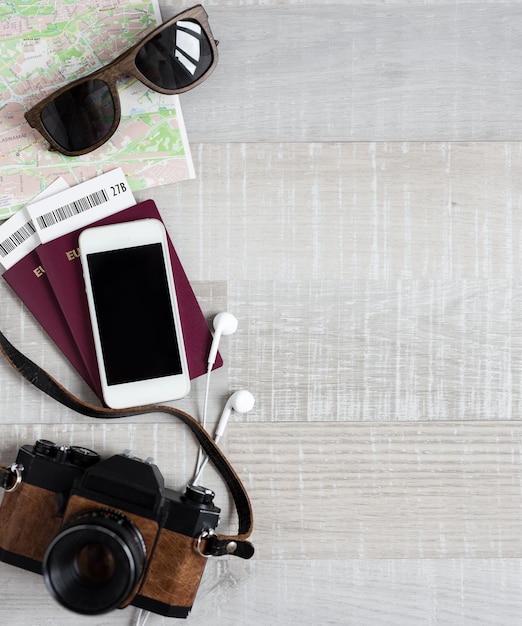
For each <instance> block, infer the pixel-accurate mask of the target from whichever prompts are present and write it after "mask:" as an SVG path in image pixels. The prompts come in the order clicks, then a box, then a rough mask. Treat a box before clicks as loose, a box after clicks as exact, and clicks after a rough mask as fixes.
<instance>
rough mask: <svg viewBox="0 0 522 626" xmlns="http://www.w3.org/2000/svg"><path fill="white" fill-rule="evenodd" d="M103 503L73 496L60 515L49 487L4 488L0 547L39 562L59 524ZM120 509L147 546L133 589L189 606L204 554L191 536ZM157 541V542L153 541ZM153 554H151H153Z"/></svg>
mask: <svg viewBox="0 0 522 626" xmlns="http://www.w3.org/2000/svg"><path fill="white" fill-rule="evenodd" d="M100 508H103V505H100V503H99V502H95V501H93V500H87V499H86V498H81V497H79V496H72V497H71V498H70V499H69V502H68V504H67V509H66V511H65V515H64V517H63V518H62V517H60V516H59V515H58V507H57V502H56V494H55V493H54V492H53V491H48V490H47V489H42V488H41V487H35V486H34V485H30V484H28V483H22V484H21V485H20V486H19V487H18V489H17V490H16V491H14V492H11V493H7V492H6V493H5V494H4V499H3V501H2V505H1V506H0V529H1V532H0V546H1V547H2V548H3V549H4V550H7V551H9V552H12V553H14V554H18V555H20V556H24V557H27V558H29V559H34V560H36V561H39V562H40V563H41V562H42V561H43V557H44V554H45V551H46V549H47V546H48V545H49V543H50V542H51V540H52V539H53V538H54V536H55V535H56V534H57V533H58V532H59V530H60V527H61V526H62V524H64V523H65V522H67V521H68V520H70V519H71V518H73V517H75V516H76V515H78V514H80V513H82V512H84V511H92V510H96V509H100ZM108 508H111V509H113V510H117V511H118V510H119V511H120V512H121V513H123V514H124V515H125V516H126V517H128V518H129V519H130V520H131V521H132V522H133V523H134V524H135V525H136V526H137V528H138V529H139V531H140V533H141V535H142V537H143V540H144V542H145V545H146V547H147V560H148V569H147V571H146V573H145V579H144V580H143V584H142V586H141V589H139V588H137V589H136V590H135V591H134V592H133V593H132V594H131V596H130V598H129V602H132V599H133V597H134V594H135V593H136V592H138V593H139V595H140V596H142V597H145V598H150V599H152V600H156V601H158V602H162V603H164V604H168V605H171V606H182V607H189V608H190V607H191V606H192V604H193V603H194V598H195V597H196V592H197V590H198V587H199V583H200V580H201V576H202V575H203V570H204V569H205V565H206V559H205V558H204V557H202V556H201V555H200V554H198V553H197V552H196V550H195V541H196V540H195V539H194V538H192V537H187V536H186V535H181V534H179V533H175V532H173V531H170V530H165V529H163V530H161V532H160V536H159V539H158V538H157V534H158V524H157V522H155V521H154V520H151V519H147V518H144V517H140V516H138V515H133V514H132V513H129V512H127V511H123V510H121V509H116V508H115V507H108ZM156 541H157V543H156ZM151 555H152V558H151Z"/></svg>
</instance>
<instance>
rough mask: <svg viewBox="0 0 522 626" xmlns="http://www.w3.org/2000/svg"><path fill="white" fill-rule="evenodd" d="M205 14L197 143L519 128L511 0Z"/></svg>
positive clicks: (194, 98)
mask: <svg viewBox="0 0 522 626" xmlns="http://www.w3.org/2000/svg"><path fill="white" fill-rule="evenodd" d="M178 10H179V8H178V6H177V5H173V6H169V8H168V10H165V12H164V13H165V15H168V16H170V15H172V14H174V13H175V12H177V11H178ZM210 12H211V25H212V28H213V32H214V35H215V36H216V37H217V39H219V40H220V46H219V54H220V65H219V67H218V69H217V70H216V73H215V75H214V76H213V77H212V78H211V80H209V81H208V82H207V83H206V84H205V85H204V86H201V87H200V88H199V89H198V90H197V91H196V90H194V91H192V92H190V93H187V94H184V96H183V99H182V102H183V103H184V111H185V114H186V115H185V116H186V122H187V127H188V130H189V136H191V137H192V140H193V141H205V142H209V141H240V142H242V141H268V142H273V141H284V142H292V141H306V142H310V141H312V142H315V141H321V142H325V141H326V142H330V141H374V140H379V141H408V140H415V141H419V140H427V141H448V140H452V141H455V140H464V141H477V140H480V141H491V140H506V139H513V140H517V139H518V138H519V137H520V136H521V131H522V115H521V114H520V111H519V107H518V101H519V100H520V96H521V93H522V69H521V67H520V63H519V62H518V59H519V56H520V32H519V26H518V24H519V23H520V20H521V18H522V7H521V6H520V4H519V3H516V2H512V3H509V4H506V3H502V4H498V5H497V4H496V3H495V4H493V3H481V2H454V3H451V4H449V3H446V2H443V3H442V4H440V3H436V2H433V3H429V4H425V3H422V4H421V3H414V4H407V3H393V4H388V3H386V4H384V3H379V4H378V3H375V2H372V3H370V4H361V3H356V4H352V3H335V4H324V3H314V2H312V3H308V2H307V3H296V4H290V3H284V4H283V3H271V4H269V5H268V6H266V5H265V4H264V3H263V5H260V4H258V3H256V4H255V5H253V6H252V5H248V4H246V3H245V4H243V3H241V4H238V3H234V4H233V6H227V3H226V2H223V3H220V5H219V6H212V8H211V11H210Z"/></svg>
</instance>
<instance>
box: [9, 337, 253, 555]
mask: <svg viewBox="0 0 522 626" xmlns="http://www.w3.org/2000/svg"><path fill="white" fill-rule="evenodd" d="M0 352H1V353H2V354H3V355H4V357H5V358H6V359H7V361H8V362H9V363H10V364H11V365H12V366H13V367H14V368H15V369H16V370H17V371H18V372H19V373H20V374H21V375H22V376H23V377H24V378H25V379H27V380H28V381H29V382H30V383H31V384H33V385H34V386H35V387H37V388H38V389H40V390H41V391H43V392H44V393H46V394H47V395H48V396H50V397H51V398H54V399H55V400H57V401H58V402H60V403H61V404H63V405H64V406H66V407H68V408H69V409H72V410H73V411H76V412H77V413H80V414H81V415H86V416H88V417H94V418H100V419H113V418H119V417H131V416H133V415H143V414H147V413H167V414H169V415H172V416H174V417H176V418H177V419H179V420H181V421H182V422H183V423H184V424H186V425H187V426H188V427H189V428H190V430H191V431H192V433H193V435H194V436H195V438H196V439H197V441H198V443H199V444H200V445H201V447H202V448H203V451H204V452H205V454H206V455H207V456H208V458H209V459H210V461H211V463H213V465H214V467H215V468H216V469H217V471H218V472H219V474H220V475H221V477H222V478H223V480H224V481H225V483H226V485H227V487H228V488H229V490H230V493H231V494H232V498H233V500H234V504H235V507H236V511H237V515H238V520H239V527H238V533H237V535H221V534H213V533H209V535H208V537H206V539H205V553H206V554H208V555H209V556H222V555H224V554H230V555H234V556H239V557H241V558H243V559H249V558H251V557H252V556H253V554H254V547H253V545H252V544H251V543H250V542H249V541H247V538H248V537H249V536H250V534H251V533H252V529H253V512H252V505H251V503H250V498H249V497H248V494H247V492H246V489H245V487H244V486H243V483H242V482H241V480H240V478H239V476H238V475H237V474H236V472H235V471H234V469H233V467H232V466H231V464H230V462H229V461H228V459H227V458H226V456H225V455H224V454H223V452H222V451H221V450H220V449H219V447H218V446H217V445H216V443H215V442H214V440H213V439H212V438H211V437H210V435H209V434H208V433H207V431H206V430H205V429H204V428H203V427H202V426H201V424H200V423H199V422H198V421H197V420H195V419H194V418H193V417H192V416H190V415H189V414H188V413H185V412H184V411H180V410H179V409H176V408H174V407H171V406H163V405H150V406H137V407H130V408H127V409H121V410H120V409H109V408H105V407H98V406H96V405H93V404H89V403H87V402H84V401H83V400H80V399H78V398H77V397H76V396H74V395H73V394H72V393H70V392H69V391H68V390H67V389H65V387H63V386H62V385H61V384H60V383H59V382H58V381H57V380H56V379H54V378H53V377H52V376H51V375H50V374H48V373H47V372H46V371H45V370H43V369H42V368H41V367H40V366H39V365H37V364H36V363H34V362H33V361H31V360H30V359H29V358H27V357H26V356H25V355H24V354H22V353H21V352H20V351H19V350H17V349H16V348H15V347H14V346H13V345H12V344H11V343H10V342H9V341H8V340H7V339H6V337H5V335H4V334H3V333H2V332H1V331H0ZM0 469H2V468H0ZM8 474H9V476H8ZM11 480H12V472H11V471H10V470H6V469H2V472H0V483H3V482H5V483H6V484H7V485H8V484H9V481H11ZM1 487H2V484H0V488H1Z"/></svg>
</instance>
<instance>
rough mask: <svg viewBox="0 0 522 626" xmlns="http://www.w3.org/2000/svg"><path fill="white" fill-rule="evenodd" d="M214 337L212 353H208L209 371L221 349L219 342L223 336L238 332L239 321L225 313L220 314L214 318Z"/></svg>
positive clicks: (230, 314)
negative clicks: (219, 348)
mask: <svg viewBox="0 0 522 626" xmlns="http://www.w3.org/2000/svg"><path fill="white" fill-rule="evenodd" d="M213 324H214V337H213V339H212V345H211V346H210V352H209V353H208V361H207V362H208V369H209V370H210V369H212V366H213V365H214V363H215V361H216V356H217V351H218V347H219V340H220V339H221V335H233V334H234V333H235V332H236V330H237V319H236V318H235V317H234V316H233V315H232V313H228V312H227V311H223V312H222V313H218V314H217V315H216V317H215V318H214V322H213Z"/></svg>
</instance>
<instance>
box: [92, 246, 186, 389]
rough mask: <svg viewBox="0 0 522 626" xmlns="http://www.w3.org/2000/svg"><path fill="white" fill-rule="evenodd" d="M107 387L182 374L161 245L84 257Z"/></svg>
mask: <svg viewBox="0 0 522 626" xmlns="http://www.w3.org/2000/svg"><path fill="white" fill-rule="evenodd" d="M87 263H88V266H89V274H90V280H91V286H92V292H93V297H94V307H95V310H96V317H97V323H98V329H99V334H100V340H101V347H102V353H103V359H104V363H105V373H106V377H107V383H108V384H109V385H118V384H122V383H130V382H137V381H141V380H147V379H151V378H160V377H164V376H172V375H177V374H181V373H182V367H181V358H180V353H179V347H178V339H177V334H176V327H175V323H174V314H173V311H172V305H171V299H170V293H169V288H168V283H167V274H166V271H167V270H166V268H165V263H164V260H163V250H162V246H161V244H159V243H153V244H146V245H141V246H135V247H131V248H123V249H120V250H110V251H106V252H97V253H93V254H88V255H87Z"/></svg>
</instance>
